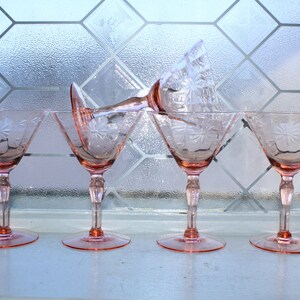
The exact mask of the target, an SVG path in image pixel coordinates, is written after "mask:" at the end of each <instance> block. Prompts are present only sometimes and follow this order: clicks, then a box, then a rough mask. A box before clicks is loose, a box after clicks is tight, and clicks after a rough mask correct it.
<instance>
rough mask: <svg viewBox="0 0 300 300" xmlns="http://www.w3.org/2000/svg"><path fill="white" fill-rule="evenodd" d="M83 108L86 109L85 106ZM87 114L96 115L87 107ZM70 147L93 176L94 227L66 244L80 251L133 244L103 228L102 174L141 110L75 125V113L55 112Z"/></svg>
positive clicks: (103, 190) (91, 193) (109, 248)
mask: <svg viewBox="0 0 300 300" xmlns="http://www.w3.org/2000/svg"><path fill="white" fill-rule="evenodd" d="M83 110H84V109H83ZM84 113H85V114H93V111H92V110H90V109H86V111H85V112H84ZM53 117H54V119H55V120H56V121H57V123H58V124H59V127H60V129H61V131H62V133H63V134H64V136H65V138H66V140H67V142H68V144H69V146H70V148H71V149H72V151H73V153H74V154H75V156H76V157H77V159H78V161H79V162H80V164H81V166H82V167H84V168H85V169H86V170H87V171H88V172H89V173H90V175H91V177H90V185H89V192H90V198H91V202H92V226H91V229H90V231H89V232H87V233H79V234H76V235H73V236H70V237H66V238H65V239H63V241H62V242H63V244H64V245H66V246H68V247H71V248H75V249H80V250H111V249H115V248H120V247H123V246H125V245H127V244H129V243H130V238H129V237H127V236H124V235H121V234H117V233H113V232H109V231H105V232H104V231H103V229H102V224H101V221H102V220H101V203H102V200H103V198H104V195H105V187H104V178H103V174H104V173H105V172H106V171H107V170H108V169H109V168H110V167H111V166H112V165H113V163H114V162H115V160H116V159H117V157H118V156H119V154H120V152H121V150H122V149H123V147H124V145H125V142H126V140H127V139H128V137H129V135H130V133H131V131H132V130H133V128H134V125H135V124H136V123H137V121H138V118H139V113H138V112H128V111H127V112H111V111H110V112H103V114H102V115H98V117H97V118H96V119H93V118H89V122H88V123H82V124H81V126H80V127H76V125H75V122H74V118H73V114H72V112H53Z"/></svg>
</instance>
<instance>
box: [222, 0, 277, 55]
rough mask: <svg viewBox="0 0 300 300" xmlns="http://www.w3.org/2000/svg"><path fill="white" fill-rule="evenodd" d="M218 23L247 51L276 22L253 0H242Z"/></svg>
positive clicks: (253, 46) (272, 27) (255, 44)
mask: <svg viewBox="0 0 300 300" xmlns="http://www.w3.org/2000/svg"><path fill="white" fill-rule="evenodd" d="M218 25H219V26H220V27H221V28H222V29H223V30H224V31H225V32H226V34H228V36H229V37H230V38H232V39H233V40H234V41H235V42H236V43H237V44H238V45H239V46H240V47H241V48H242V49H243V50H244V51H245V52H246V53H249V52H250V51H252V50H253V49H254V48H255V47H256V46H257V45H258V44H259V43H260V42H261V41H262V40H263V39H264V38H265V37H266V36H267V35H268V34H269V33H270V32H271V31H272V30H273V29H274V28H275V27H276V26H277V23H276V22H275V21H274V20H273V18H272V17H270V15H268V13H267V12H266V11H264V10H263V9H262V8H261V6H260V5H258V4H257V3H256V2H255V1H254V0H242V1H240V2H238V3H237V4H236V5H235V6H234V7H233V8H232V9H231V10H230V11H229V12H228V13H227V14H226V15H225V16H224V17H223V18H222V19H221V20H220V21H219V22H218Z"/></svg>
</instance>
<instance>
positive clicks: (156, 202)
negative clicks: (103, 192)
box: [117, 158, 186, 209]
mask: <svg viewBox="0 0 300 300" xmlns="http://www.w3.org/2000/svg"><path fill="white" fill-rule="evenodd" d="M171 174H172V176H170V175H171ZM185 184H186V175H185V174H184V173H183V172H182V171H181V170H180V169H179V167H178V165H177V164H176V162H175V161H174V159H173V158H169V159H155V158H153V159H152V158H146V159H145V160H143V161H142V162H141V164H140V165H139V167H138V168H136V169H134V170H133V171H132V172H131V173H130V174H129V175H128V176H127V177H126V178H124V179H123V180H122V181H121V182H120V183H119V185H118V187H117V192H118V193H119V194H120V195H121V196H122V197H123V199H125V201H126V202H128V203H129V204H130V206H131V207H144V208H145V207H152V208H161V209H164V208H169V209H178V208H181V207H185V202H184V201H183V203H177V204H176V205H175V206H174V207H172V206H171V204H172V202H176V201H175V200H174V199H178V197H179V196H180V197H181V196H183V197H184V191H185ZM143 199H144V200H146V199H147V201H142V200H143ZM183 199H184V198H183ZM165 200H168V201H165ZM141 201H142V202H141ZM169 201H171V203H170V202H169ZM179 202H180V201H179ZM174 204H175V203H174Z"/></svg>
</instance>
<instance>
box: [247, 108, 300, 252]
mask: <svg viewBox="0 0 300 300" xmlns="http://www.w3.org/2000/svg"><path fill="white" fill-rule="evenodd" d="M245 116H246V120H247V122H248V124H249V127H250V129H251V130H252V132H253V133H254V134H255V136H256V138H257V140H258V141H259V143H260V145H261V147H262V149H263V151H264V153H265V155H266V157H267V158H268V160H269V161H270V163H271V165H272V167H273V169H274V170H275V171H276V172H277V173H279V175H280V177H281V182H280V184H279V195H280V205H281V207H280V219H279V230H278V232H277V233H276V234H273V233H271V234H263V235H259V236H255V237H253V238H251V239H250V243H251V244H252V245H253V246H255V247H257V248H260V249H263V250H267V251H271V252H280V253H291V254H295V253H300V237H297V236H294V235H292V233H291V232H290V230H289V218H290V210H291V203H292V197H293V191H294V185H293V178H294V176H295V175H296V174H297V173H298V172H299V171H300V113H284V112H281V113H273V112H246V113H245Z"/></svg>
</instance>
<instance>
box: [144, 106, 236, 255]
mask: <svg viewBox="0 0 300 300" xmlns="http://www.w3.org/2000/svg"><path fill="white" fill-rule="evenodd" d="M148 113H149V115H150V117H151V118H152V121H153V123H154V124H155V126H156V128H157V130H158V131H159V132H160V134H161V136H162V137H163V139H164V141H165V143H166V145H167V146H168V148H169V150H170V152H171V154H172V155H173V157H174V158H175V160H176V162H177V164H178V165H179V167H180V168H181V169H182V170H183V171H184V172H185V173H186V174H187V179H188V180H187V185H186V197H187V205H188V213H187V228H186V230H185V231H184V233H183V234H176V235H171V236H164V237H162V238H160V239H158V240H157V243H158V244H159V245H160V246H162V247H164V248H167V249H170V250H176V251H180V252H208V251H214V250H218V249H221V248H223V247H224V246H225V244H226V243H225V242H224V241H223V240H222V239H219V238H215V237H212V236H208V235H202V234H200V233H199V232H198V229H197V225H196V216H197V206H198V199H199V195H200V185H199V176H200V174H201V173H202V172H203V171H204V170H205V169H206V168H207V167H208V165H209V164H210V163H211V161H212V160H213V158H214V157H215V155H216V154H217V153H218V151H219V149H220V147H221V145H222V142H223V140H224V137H225V136H226V133H227V132H228V131H229V129H230V128H231V126H233V124H234V123H235V121H236V120H237V117H238V114H236V113H221V112H218V113H169V114H166V113H156V112H148Z"/></svg>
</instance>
